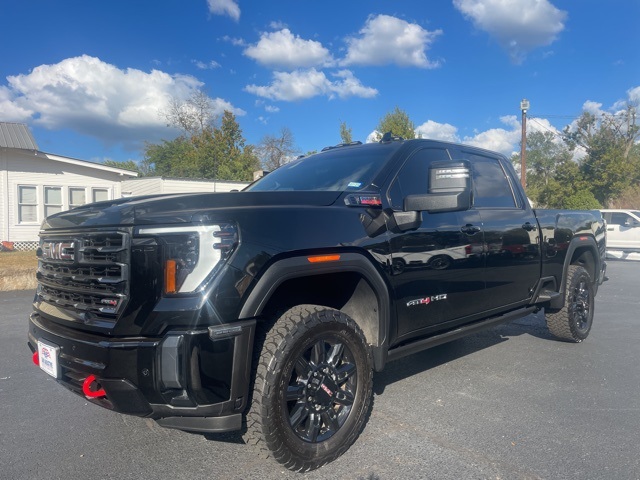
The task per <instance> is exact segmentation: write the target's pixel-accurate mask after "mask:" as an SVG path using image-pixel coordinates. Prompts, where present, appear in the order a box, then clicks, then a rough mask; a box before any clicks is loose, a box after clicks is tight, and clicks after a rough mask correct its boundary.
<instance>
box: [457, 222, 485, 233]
mask: <svg viewBox="0 0 640 480" xmlns="http://www.w3.org/2000/svg"><path fill="white" fill-rule="evenodd" d="M480 230H482V229H481V228H480V227H476V226H475V225H471V224H470V223H467V224H466V225H465V226H464V227H460V231H461V232H462V233H465V234H467V235H475V234H476V233H478V232H480Z"/></svg>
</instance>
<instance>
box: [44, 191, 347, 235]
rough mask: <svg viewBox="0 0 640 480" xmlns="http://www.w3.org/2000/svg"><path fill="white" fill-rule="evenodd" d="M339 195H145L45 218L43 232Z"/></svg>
mask: <svg viewBox="0 0 640 480" xmlns="http://www.w3.org/2000/svg"><path fill="white" fill-rule="evenodd" d="M341 193H342V192H291V191H283V192H229V193H192V194H173V195H148V196H143V197H130V198H121V199H118V200H111V201H106V202H97V203H91V204H88V205H84V206H82V207H77V208H74V209H72V210H68V211H66V212H61V213H57V214H55V215H52V216H50V217H48V218H47V219H46V220H45V221H44V222H43V224H42V229H43V230H55V229H69V228H77V227H106V226H133V225H157V224H172V223H191V222H206V221H207V219H208V218H209V217H218V216H219V215H220V214H232V211H233V210H235V209H247V208H252V209H255V208H269V207H278V206H288V207H292V206H301V207H304V206H328V205H331V204H333V203H334V202H335V201H336V200H337V199H338V197H339V196H340V195H341ZM225 216H226V215H225Z"/></svg>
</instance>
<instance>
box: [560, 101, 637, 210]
mask: <svg viewBox="0 0 640 480" xmlns="http://www.w3.org/2000/svg"><path fill="white" fill-rule="evenodd" d="M564 133H565V136H566V140H567V143H568V144H569V146H570V147H571V148H576V147H578V146H580V147H582V148H584V150H585V151H586V153H587V155H586V157H585V158H584V159H583V160H582V161H581V163H580V170H581V172H582V174H583V176H584V179H585V180H586V181H587V182H588V183H589V184H590V186H591V190H592V192H593V194H594V196H595V197H596V198H597V199H598V201H599V202H600V203H602V204H604V205H608V204H609V202H610V201H611V200H612V199H614V198H616V197H617V196H619V195H621V194H622V192H623V191H625V190H626V189H627V188H628V187H629V186H630V185H632V184H633V183H634V182H637V181H638V179H640V174H639V170H638V169H639V167H640V160H639V159H638V157H637V155H635V153H634V152H635V151H636V150H637V148H636V147H635V145H636V142H637V141H638V138H640V127H638V125H637V123H636V107H635V106H632V105H628V106H627V108H626V109H625V110H624V111H621V112H618V113H616V114H608V113H604V114H602V115H600V116H595V115H594V114H592V113H589V112H584V113H583V114H582V115H581V116H580V118H579V119H578V121H577V122H576V124H575V127H573V128H570V127H567V128H565V132H564Z"/></svg>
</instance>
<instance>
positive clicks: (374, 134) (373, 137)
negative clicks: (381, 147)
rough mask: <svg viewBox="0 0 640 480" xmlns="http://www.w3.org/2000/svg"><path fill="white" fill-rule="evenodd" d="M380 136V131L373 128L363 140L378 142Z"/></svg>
mask: <svg viewBox="0 0 640 480" xmlns="http://www.w3.org/2000/svg"><path fill="white" fill-rule="evenodd" d="M381 138H382V133H380V132H379V131H378V130H374V131H373V132H371V133H370V134H369V135H367V139H366V140H365V141H364V143H375V142H379V141H380V139H381Z"/></svg>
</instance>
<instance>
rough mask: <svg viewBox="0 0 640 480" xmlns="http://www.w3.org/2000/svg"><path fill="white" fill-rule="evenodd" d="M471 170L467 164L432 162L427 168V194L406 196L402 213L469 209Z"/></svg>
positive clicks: (470, 202)
mask: <svg viewBox="0 0 640 480" xmlns="http://www.w3.org/2000/svg"><path fill="white" fill-rule="evenodd" d="M471 204H472V194H471V168H470V167H469V164H468V163H467V162H434V163H433V164H432V165H431V167H430V168H429V193H427V194H420V195H408V196H407V197H406V198H405V199H404V211H405V212H411V211H425V212H429V213H438V212H459V211H463V210H468V209H469V208H471Z"/></svg>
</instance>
